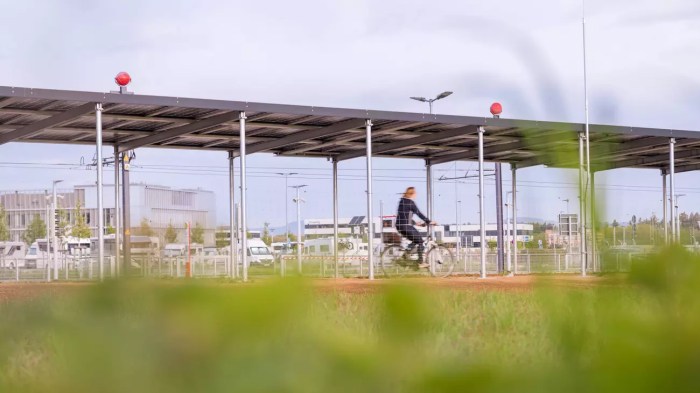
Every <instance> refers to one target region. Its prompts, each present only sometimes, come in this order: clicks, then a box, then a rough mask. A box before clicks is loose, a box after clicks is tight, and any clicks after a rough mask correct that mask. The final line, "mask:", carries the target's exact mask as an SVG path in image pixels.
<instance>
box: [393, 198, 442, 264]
mask: <svg viewBox="0 0 700 393" xmlns="http://www.w3.org/2000/svg"><path fill="white" fill-rule="evenodd" d="M415 197H416V188H415V187H408V188H407V189H406V192H404V194H403V196H402V197H401V199H400V200H399V208H398V212H397V213H396V231H397V232H399V233H400V234H401V235H402V236H403V237H405V238H406V239H408V240H410V241H411V244H410V245H409V246H408V249H409V251H410V250H413V248H415V247H416V246H417V247H418V263H419V265H418V267H420V268H425V267H428V264H427V263H424V262H423V250H424V248H425V246H424V244H423V236H421V234H420V232H418V230H417V229H416V228H415V227H414V225H416V223H415V222H414V221H413V214H414V213H415V214H416V215H417V216H418V217H420V218H421V219H422V220H423V223H422V224H420V226H426V225H428V224H430V225H435V224H437V223H436V222H433V221H430V219H429V218H428V217H426V216H425V214H423V213H421V211H420V210H418V206H416V203H415V202H413V199H415Z"/></svg>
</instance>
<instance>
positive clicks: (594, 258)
mask: <svg viewBox="0 0 700 393" xmlns="http://www.w3.org/2000/svg"><path fill="white" fill-rule="evenodd" d="M588 176H589V178H590V180H591V184H590V194H589V198H590V201H591V203H590V212H589V216H590V220H591V221H590V222H591V257H590V258H589V259H590V260H591V262H592V263H593V271H594V272H596V271H598V239H597V237H598V236H597V233H596V228H597V225H596V221H597V217H596V202H595V172H591V173H590V174H589V175H588Z"/></svg>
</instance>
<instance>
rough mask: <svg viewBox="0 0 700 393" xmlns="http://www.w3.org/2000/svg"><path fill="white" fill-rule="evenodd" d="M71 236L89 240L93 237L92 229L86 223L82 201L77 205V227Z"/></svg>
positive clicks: (71, 232) (75, 226) (72, 230)
mask: <svg viewBox="0 0 700 393" xmlns="http://www.w3.org/2000/svg"><path fill="white" fill-rule="evenodd" d="M70 234H71V236H75V237H79V238H81V239H87V238H90V236H92V232H91V231H90V227H89V226H88V225H87V222H86V221H85V215H83V206H82V204H81V203H80V201H77V202H76V203H75V225H73V228H72V229H71V231H70Z"/></svg>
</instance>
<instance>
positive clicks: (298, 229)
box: [296, 186, 304, 275]
mask: <svg viewBox="0 0 700 393" xmlns="http://www.w3.org/2000/svg"><path fill="white" fill-rule="evenodd" d="M296 189H297V271H298V272H299V275H301V273H302V271H301V251H302V250H301V249H302V247H303V244H304V243H303V241H302V239H301V199H300V197H299V190H300V189H301V187H300V186H297V187H296Z"/></svg>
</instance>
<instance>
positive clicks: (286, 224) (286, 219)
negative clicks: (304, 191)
mask: <svg viewBox="0 0 700 393" xmlns="http://www.w3.org/2000/svg"><path fill="white" fill-rule="evenodd" d="M276 174H277V175H280V176H284V234H285V236H286V240H287V245H286V247H289V245H290V241H289V207H288V206H289V185H288V179H289V176H294V175H298V173H296V172H277V173H276Z"/></svg>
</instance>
